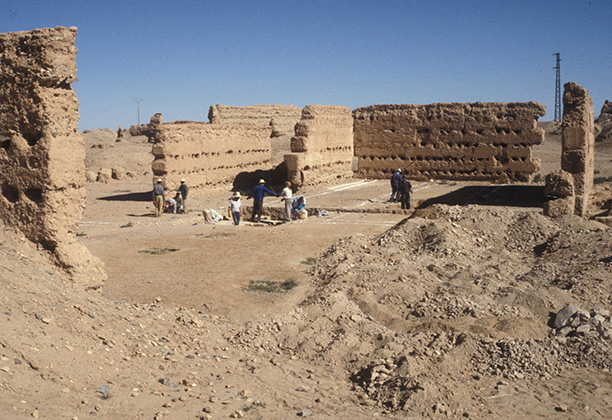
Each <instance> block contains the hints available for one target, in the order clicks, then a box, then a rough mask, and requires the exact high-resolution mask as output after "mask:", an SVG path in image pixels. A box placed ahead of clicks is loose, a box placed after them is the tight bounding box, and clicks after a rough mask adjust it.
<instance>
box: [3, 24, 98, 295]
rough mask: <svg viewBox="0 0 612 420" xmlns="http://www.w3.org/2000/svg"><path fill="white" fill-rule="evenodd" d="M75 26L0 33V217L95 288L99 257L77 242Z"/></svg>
mask: <svg viewBox="0 0 612 420" xmlns="http://www.w3.org/2000/svg"><path fill="white" fill-rule="evenodd" d="M76 33H77V29H76V28H62V27H57V28H44V29H36V30H33V31H30V32H14V33H6V34H0V191H1V194H0V218H1V219H3V220H4V221H5V222H7V223H8V224H10V225H12V226H14V227H16V228H17V229H19V230H20V231H21V232H23V234H24V235H25V236H26V237H27V238H28V239H29V240H31V241H33V242H35V243H38V244H40V246H42V247H44V248H45V249H47V250H48V251H50V252H51V253H52V254H53V256H54V257H55V259H56V261H57V262H58V263H59V264H60V265H61V266H62V267H63V268H65V269H66V270H68V271H69V272H70V273H71V274H72V276H73V278H74V280H75V281H77V282H78V283H80V284H83V285H85V286H90V287H95V286H97V285H99V284H100V283H101V282H102V280H103V279H104V278H105V277H106V275H105V273H104V269H103V264H102V262H101V261H100V260H99V259H98V258H96V257H94V256H92V255H91V254H90V253H89V251H88V250H87V248H85V247H84V246H83V245H81V244H80V243H78V242H77V240H76V231H77V228H78V221H79V217H80V216H81V215H82V214H83V208H84V205H85V188H84V183H85V146H84V143H83V139H82V138H81V136H80V134H79V132H78V129H77V123H78V121H79V102H78V100H77V97H76V94H75V93H74V91H73V90H72V86H71V84H72V83H73V82H76V81H77V78H76V70H77V69H76V54H77V49H76V46H75V39H76Z"/></svg>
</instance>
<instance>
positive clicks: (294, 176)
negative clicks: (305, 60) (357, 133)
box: [285, 105, 354, 186]
mask: <svg viewBox="0 0 612 420" xmlns="http://www.w3.org/2000/svg"><path fill="white" fill-rule="evenodd" d="M291 152H292V153H289V154H287V155H285V165H286V166H287V176H288V179H289V181H291V183H292V184H293V185H297V186H299V185H303V184H314V183H319V182H326V181H330V180H333V179H338V178H347V177H352V176H353V170H352V167H353V155H354V153H353V117H352V115H351V110H350V109H349V108H347V107H343V106H327V105H308V106H306V107H305V108H304V109H303V111H302V117H301V119H300V122H299V123H298V124H297V125H296V126H295V136H294V137H293V138H292V139H291Z"/></svg>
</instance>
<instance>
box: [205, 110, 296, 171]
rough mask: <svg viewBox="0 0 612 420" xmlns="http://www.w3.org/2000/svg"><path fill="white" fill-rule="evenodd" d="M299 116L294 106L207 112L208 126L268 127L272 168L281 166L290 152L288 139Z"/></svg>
mask: <svg viewBox="0 0 612 420" xmlns="http://www.w3.org/2000/svg"><path fill="white" fill-rule="evenodd" d="M301 116H302V108H298V107H295V106H293V105H250V106H227V105H212V106H211V107H210V108H209V111H208V120H209V121H210V123H211V124H233V125H253V126H260V127H270V129H271V132H270V148H271V152H272V155H271V157H270V160H271V163H272V165H278V164H279V163H282V162H283V160H284V155H285V153H289V152H290V151H291V137H293V134H294V127H295V124H296V123H297V122H298V121H299V120H300V117H301Z"/></svg>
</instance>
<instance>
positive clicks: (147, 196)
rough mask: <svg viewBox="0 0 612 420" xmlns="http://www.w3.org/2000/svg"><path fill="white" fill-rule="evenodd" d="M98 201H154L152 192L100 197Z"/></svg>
mask: <svg viewBox="0 0 612 420" xmlns="http://www.w3.org/2000/svg"><path fill="white" fill-rule="evenodd" d="M98 200H103V201H153V197H152V196H151V191H145V192H134V193H127V194H118V195H109V196H107V197H99V198H98Z"/></svg>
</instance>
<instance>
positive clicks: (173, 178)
mask: <svg viewBox="0 0 612 420" xmlns="http://www.w3.org/2000/svg"><path fill="white" fill-rule="evenodd" d="M149 126H150V130H149V132H150V134H151V135H152V136H153V143H154V144H153V149H152V151H153V155H154V161H153V163H152V170H153V175H154V182H155V180H156V179H158V178H161V179H162V180H163V183H164V186H165V187H166V188H171V189H176V188H177V187H178V186H179V185H180V180H181V179H183V178H184V179H185V181H186V183H187V185H188V186H189V187H190V191H193V193H194V194H198V192H199V191H202V190H204V189H211V188H216V187H222V186H227V184H228V183H231V182H233V180H234V179H235V177H236V175H238V174H239V173H241V172H251V171H255V170H258V169H262V168H266V169H267V168H268V167H269V166H270V130H269V128H267V127H261V126H241V125H235V124H231V125H230V124H221V123H219V124H210V123H205V122H187V123H162V124H150V125H149Z"/></svg>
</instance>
